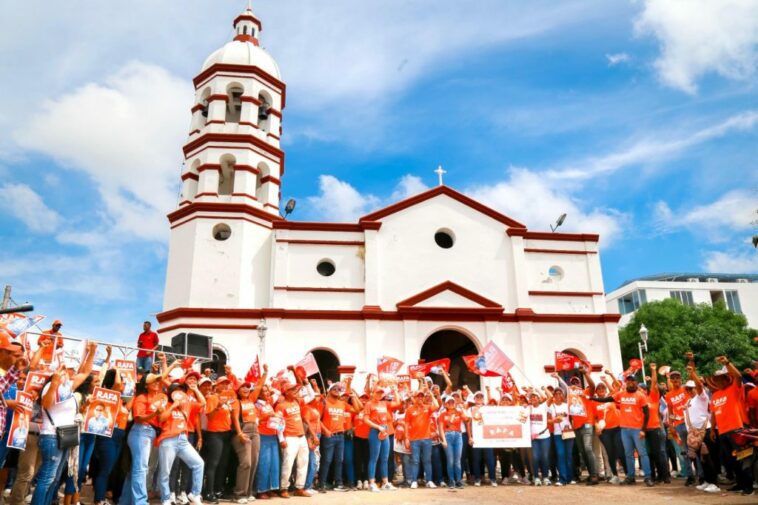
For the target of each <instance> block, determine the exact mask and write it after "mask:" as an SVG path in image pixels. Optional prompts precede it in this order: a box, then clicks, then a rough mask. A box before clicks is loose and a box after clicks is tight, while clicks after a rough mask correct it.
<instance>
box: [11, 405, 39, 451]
mask: <svg viewBox="0 0 758 505" xmlns="http://www.w3.org/2000/svg"><path fill="white" fill-rule="evenodd" d="M16 400H17V401H18V405H19V409H17V410H14V411H13V420H11V426H10V430H9V432H8V447H11V448H13V449H18V450H20V451H23V450H25V449H26V437H27V436H28V435H29V421H30V420H31V418H32V408H33V406H34V398H33V397H32V395H30V394H29V393H25V392H23V391H18V392H17V393H16Z"/></svg>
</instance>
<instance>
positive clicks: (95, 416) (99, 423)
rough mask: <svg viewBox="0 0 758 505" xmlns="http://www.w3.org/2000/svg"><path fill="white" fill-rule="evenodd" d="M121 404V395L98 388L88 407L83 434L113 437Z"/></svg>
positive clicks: (93, 393)
mask: <svg viewBox="0 0 758 505" xmlns="http://www.w3.org/2000/svg"><path fill="white" fill-rule="evenodd" d="M120 403H121V393H119V392H118V391H112V390H110V389H105V388H98V387H96V388H95V390H94V391H93V392H92V397H91V398H90V404H89V406H88V407H87V415H86V416H85V417H84V429H83V430H82V432H84V433H90V434H92V435H100V436H103V437H110V436H111V435H113V427H114V426H115V424H116V417H117V416H118V408H119V405H120Z"/></svg>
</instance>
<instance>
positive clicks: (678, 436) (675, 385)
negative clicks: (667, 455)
mask: <svg viewBox="0 0 758 505" xmlns="http://www.w3.org/2000/svg"><path fill="white" fill-rule="evenodd" d="M667 377H668V382H669V383H668V388H669V392H668V393H666V397H665V398H666V405H667V406H668V410H669V425H670V426H669V432H670V433H671V435H672V438H673V440H672V441H673V442H674V449H675V450H676V454H677V456H678V457H679V467H680V468H682V472H683V473H684V477H686V478H687V482H686V483H685V485H686V486H691V485H694V484H695V478H694V477H693V473H692V462H691V461H690V460H689V458H687V457H686V454H687V424H686V423H685V422H684V409H685V407H686V406H687V401H688V400H689V399H690V397H689V395H688V394H687V392H686V391H685V390H684V388H683V387H682V374H681V373H680V372H678V371H676V370H674V371H672V372H670V373H669V374H668V376H667Z"/></svg>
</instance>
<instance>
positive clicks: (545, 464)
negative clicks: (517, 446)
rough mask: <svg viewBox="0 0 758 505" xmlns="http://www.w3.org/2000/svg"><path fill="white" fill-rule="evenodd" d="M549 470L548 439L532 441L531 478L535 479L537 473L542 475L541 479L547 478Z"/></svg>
mask: <svg viewBox="0 0 758 505" xmlns="http://www.w3.org/2000/svg"><path fill="white" fill-rule="evenodd" d="M549 469H550V437H547V438H535V439H534V440H532V476H533V477H534V478H535V479H537V478H538V476H539V473H538V472H541V473H542V478H543V479H547V478H548V470H549Z"/></svg>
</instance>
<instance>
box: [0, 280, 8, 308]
mask: <svg viewBox="0 0 758 505" xmlns="http://www.w3.org/2000/svg"><path fill="white" fill-rule="evenodd" d="M10 304H11V286H10V284H9V285H6V286H5V290H4V291H3V303H2V305H0V309H7V308H8V306H9V305H10Z"/></svg>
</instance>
